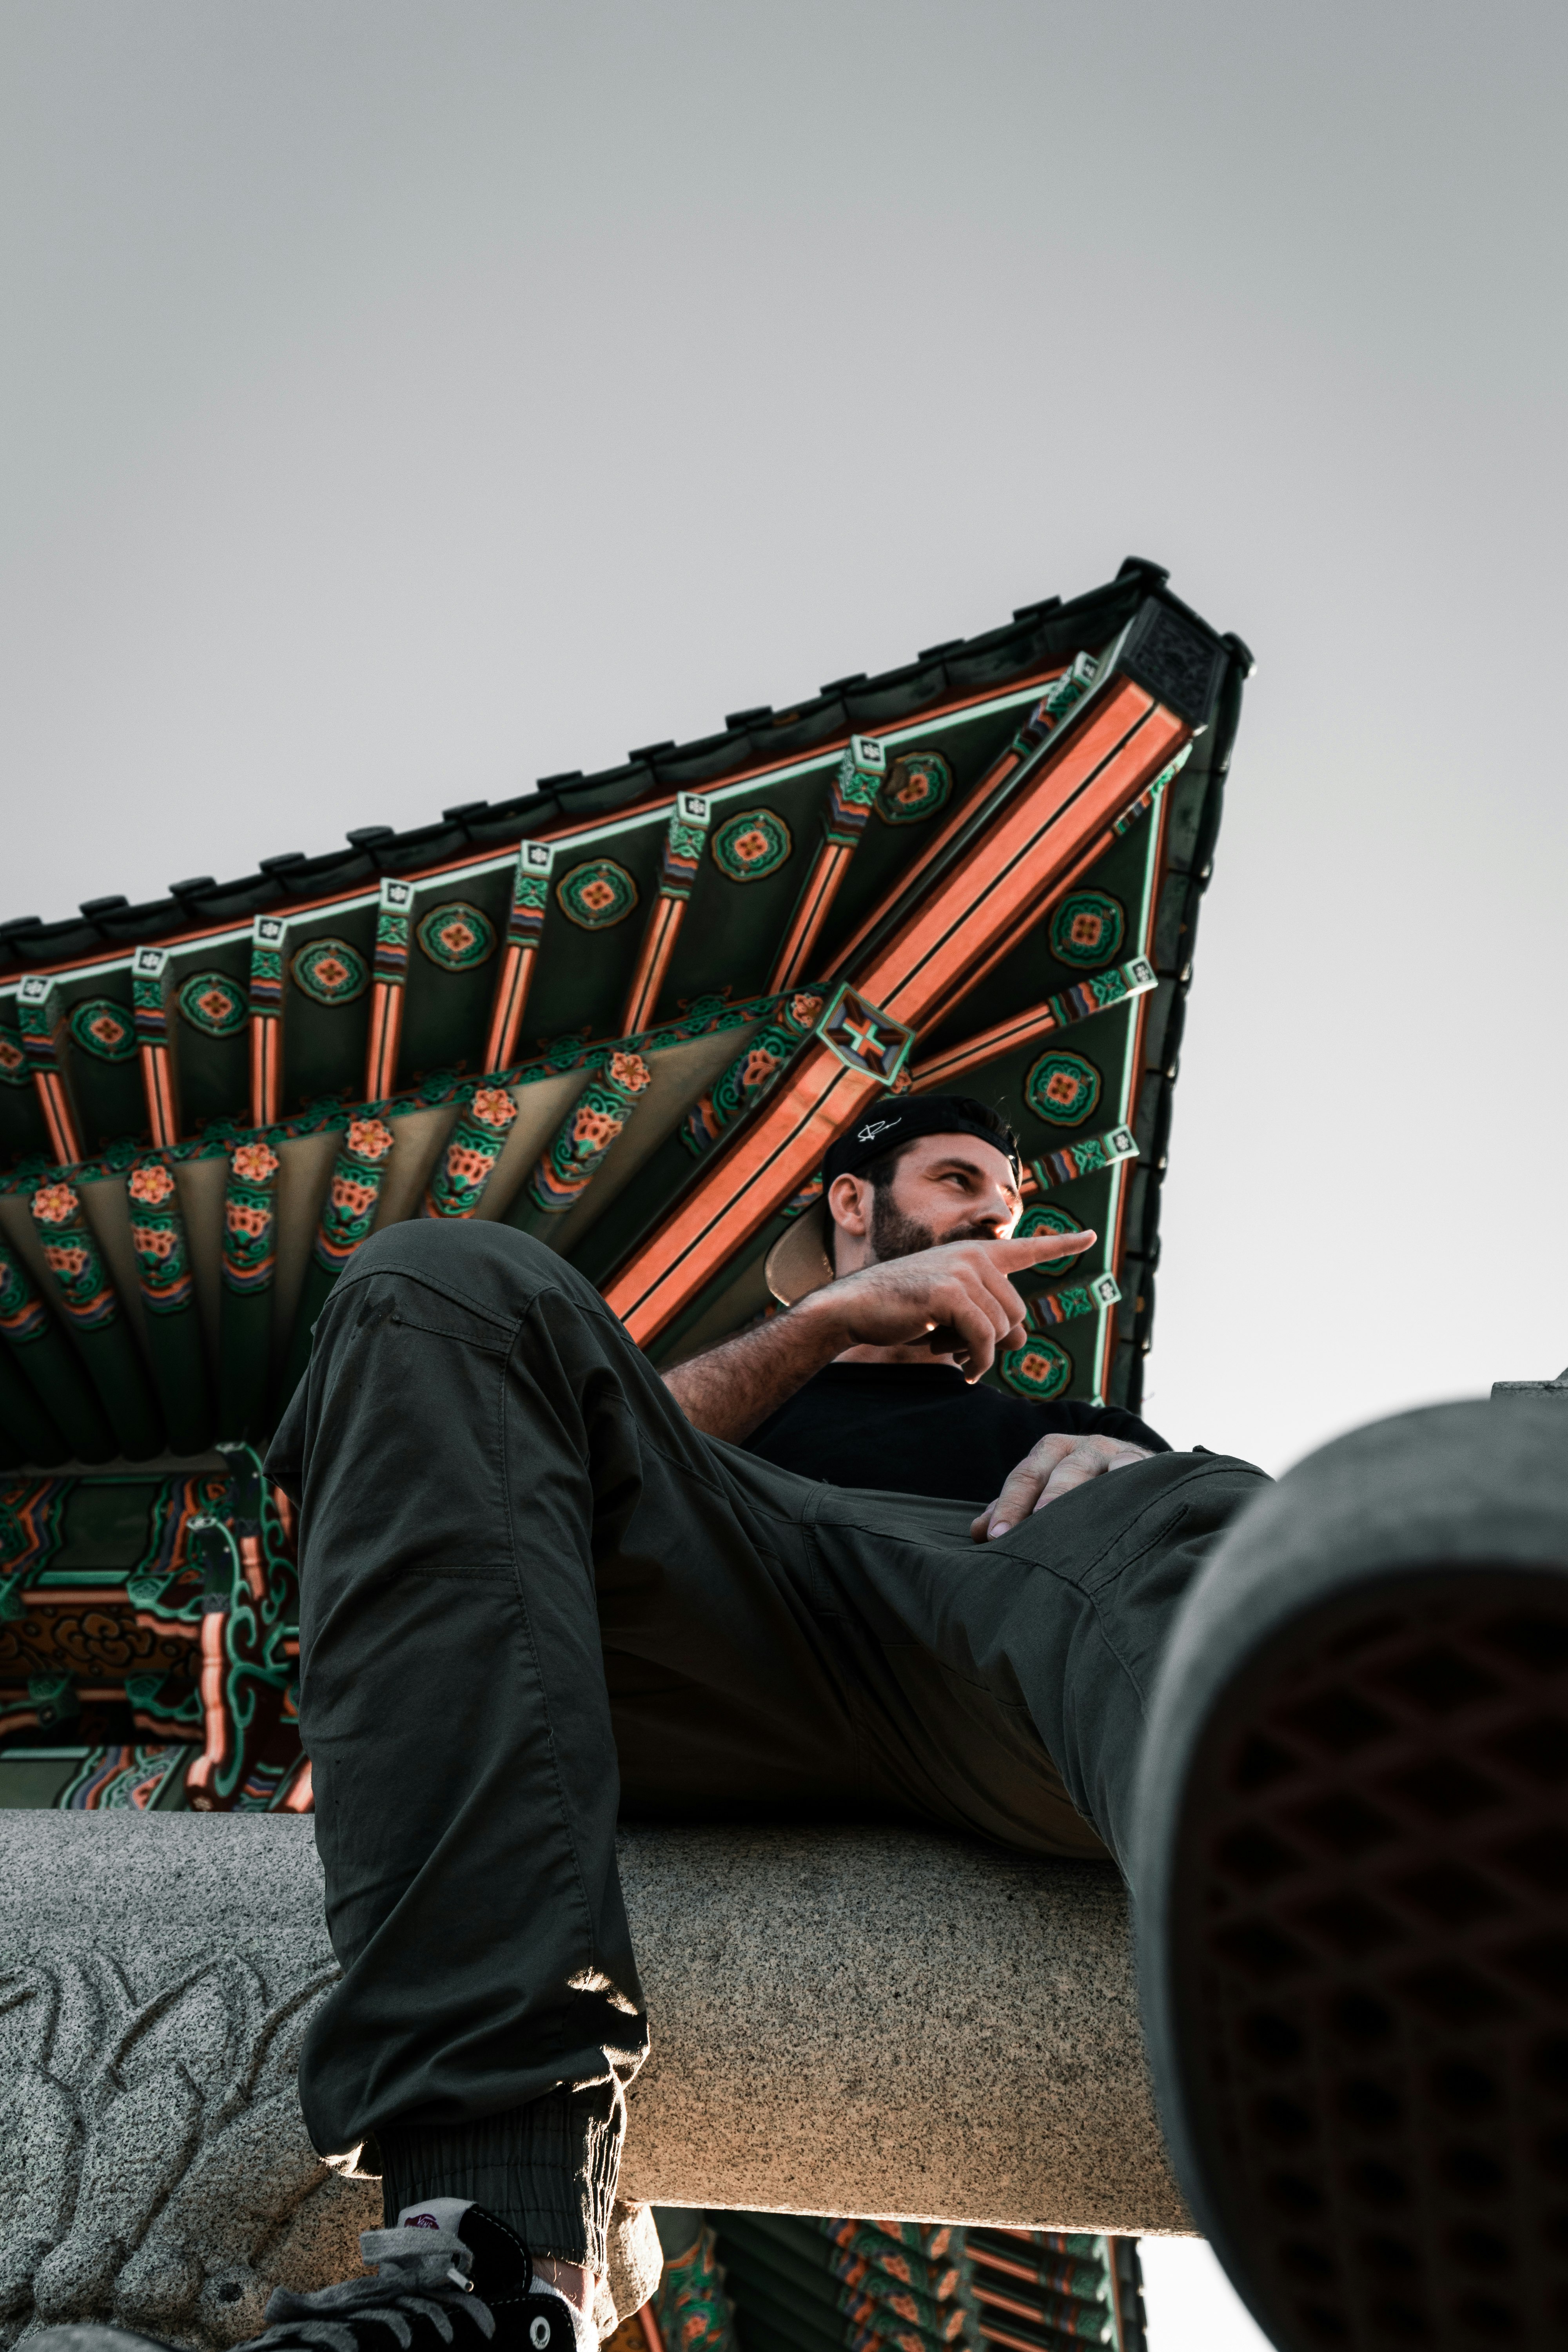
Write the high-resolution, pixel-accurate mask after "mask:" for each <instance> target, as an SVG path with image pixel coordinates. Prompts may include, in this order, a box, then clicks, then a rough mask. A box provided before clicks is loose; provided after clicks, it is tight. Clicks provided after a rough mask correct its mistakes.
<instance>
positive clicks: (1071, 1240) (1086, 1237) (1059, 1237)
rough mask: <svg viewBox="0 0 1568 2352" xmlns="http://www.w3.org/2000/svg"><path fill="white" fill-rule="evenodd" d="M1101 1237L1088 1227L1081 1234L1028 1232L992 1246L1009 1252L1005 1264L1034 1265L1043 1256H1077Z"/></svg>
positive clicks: (1005, 1257)
mask: <svg viewBox="0 0 1568 2352" xmlns="http://www.w3.org/2000/svg"><path fill="white" fill-rule="evenodd" d="M1099 1239H1100V1235H1099V1234H1097V1233H1095V1232H1093V1231H1092V1230H1090V1229H1089V1228H1086V1229H1085V1230H1084V1231H1083V1232H1082V1233H1079V1234H1025V1235H1019V1236H1017V1237H1016V1238H1015V1239H1014V1240H1012V1241H1010V1242H993V1243H992V1244H991V1246H992V1248H993V1249H994V1250H1000V1251H1004V1252H1006V1253H1009V1255H1005V1256H1004V1258H1003V1261H1002V1262H1003V1264H1004V1265H1037V1263H1038V1261H1039V1260H1040V1259H1041V1258H1043V1257H1077V1256H1079V1254H1080V1253H1081V1252H1082V1251H1084V1250H1086V1249H1088V1248H1089V1246H1090V1244H1092V1243H1094V1242H1097V1241H1098V1240H1099Z"/></svg>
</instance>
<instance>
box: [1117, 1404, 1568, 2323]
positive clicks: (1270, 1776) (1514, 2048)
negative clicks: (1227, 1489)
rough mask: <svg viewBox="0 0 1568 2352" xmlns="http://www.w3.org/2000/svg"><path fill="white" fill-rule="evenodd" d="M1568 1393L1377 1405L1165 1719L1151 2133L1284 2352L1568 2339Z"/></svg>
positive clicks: (1147, 1991)
mask: <svg viewBox="0 0 1568 2352" xmlns="http://www.w3.org/2000/svg"><path fill="white" fill-rule="evenodd" d="M1565 1799H1568V1402H1559V1401H1557V1400H1555V1399H1553V1400H1533V1399H1531V1400H1529V1401H1526V1400H1524V1399H1520V1400H1518V1401H1514V1400H1511V1399H1510V1400H1509V1401H1508V1402H1499V1403H1495V1404H1477V1405H1458V1406H1443V1407H1440V1408H1438V1409H1436V1410H1435V1411H1431V1412H1419V1413H1410V1414H1405V1415H1403V1416H1401V1417H1400V1418H1399V1419H1398V1420H1395V1421H1392V1422H1385V1423H1382V1424H1380V1425H1378V1426H1376V1427H1374V1428H1372V1429H1365V1430H1359V1431H1357V1432H1356V1433H1354V1434H1353V1435H1352V1436H1351V1437H1348V1438H1344V1439H1342V1440H1340V1441H1339V1442H1338V1443H1337V1444H1333V1445H1331V1446H1328V1447H1326V1448H1325V1449H1324V1450H1323V1451H1322V1452H1321V1454H1315V1455H1313V1456H1312V1457H1311V1458H1310V1460H1309V1461H1307V1462H1306V1463H1304V1464H1302V1465H1301V1466H1300V1468H1299V1469H1297V1470H1294V1471H1292V1472H1291V1473H1290V1474H1289V1476H1287V1477H1286V1478H1284V1479H1283V1480H1282V1481H1281V1482H1280V1484H1279V1486H1277V1487H1275V1488H1274V1489H1272V1490H1271V1491H1270V1492H1269V1493H1268V1494H1267V1495H1266V1496H1263V1497H1261V1498H1260V1499H1259V1501H1258V1503H1256V1504H1255V1505H1253V1506H1252V1507H1250V1508H1249V1509H1248V1510H1247V1512H1246V1513H1245V1514H1244V1516H1243V1517H1242V1518H1241V1519H1240V1520H1238V1521H1237V1525H1236V1526H1235V1528H1233V1529H1232V1530H1231V1531H1230V1533H1229V1534H1228V1535H1227V1536H1226V1539H1225V1541H1224V1543H1223V1544H1222V1545H1221V1547H1220V1548H1219V1549H1218V1551H1217V1552H1216V1554H1215V1558H1214V1559H1213V1561H1212V1562H1211V1563H1210V1565H1209V1567H1208V1568H1207V1569H1206V1570H1205V1573H1204V1575H1203V1577H1202V1578H1201V1579H1200V1580H1199V1581H1198V1583H1197V1584H1196V1585H1195V1586H1194V1590H1193V1592H1192V1595H1191V1597H1190V1599H1189V1601H1188V1602H1187V1604H1186V1606H1185V1608H1184V1611H1183V1613H1182V1616H1181V1618H1180V1620H1179V1622H1178V1623H1177V1626H1176V1628H1175V1631H1174V1633H1173V1639H1172V1643H1171V1648H1170V1652H1169V1654H1168V1657H1167V1660H1166V1664H1165V1666H1164V1669H1163V1674H1162V1676H1161V1681H1160V1685H1159V1687H1158V1690H1157V1691H1156V1694H1155V1698H1154V1703H1153V1706H1152V1711H1151V1717H1150V1725H1149V1731H1148V1737H1147V1744H1146V1747H1145V1749H1144V1755H1143V1762H1142V1775H1141V1780H1140V1786H1139V1792H1138V1805H1137V1841H1136V1852H1135V1855H1134V1866H1133V1871H1132V1884H1133V1886H1134V1889H1135V1894H1136V1911H1137V1924H1138V1957H1139V1977H1140V1989H1141V1992H1142V1999H1143V2005H1144V2019H1145V2025H1146V2029H1147V2034H1148V2042H1149V2052H1150V2063H1151V2066H1152V2073H1153V2076H1154V2085H1155V2094H1156V2097H1157V2100H1158V2103H1159V2107H1160V2113H1161V2117H1162V2121H1163V2125H1164V2127H1165V2134H1166V2140H1167V2144H1168V2146H1169V2147H1170V2150H1171V2154H1172V2157H1173V2161H1174V2164H1175V2168H1176V2172H1177V2176H1178V2178H1179V2179H1180V2180H1181V2182H1182V2185H1183V2188H1184V2190H1185V2193H1186V2196H1187V2199H1188V2201H1189V2203H1190V2205H1191V2207H1192V2210H1193V2214H1194V2219H1195V2221H1196V2222H1197V2225H1198V2227H1199V2228H1200V2229H1201V2230H1202V2231H1203V2232H1204V2234H1205V2236H1206V2237H1208V2238H1209V2239H1210V2240H1211V2241H1212V2242H1213V2243H1214V2247H1215V2252H1216V2253H1217V2254H1218V2255H1219V2257H1220V2260H1221V2261H1222V2263H1224V2264H1225V2267H1226V2270H1227V2272H1228V2273H1229V2274H1230V2277H1231V2279H1232V2281H1233V2283H1234V2284H1235V2285H1236V2286H1237V2290H1238V2292H1239V2293H1240V2294H1241V2295H1242V2297H1243V2299H1244V2301H1245V2302H1246V2303H1247V2305H1248V2306H1249V2308H1250V2309H1251V2311H1252V2313H1253V2315H1254V2316H1255V2317H1256V2318H1257V2320H1258V2324H1259V2326H1261V2327H1262V2328H1263V2329H1264V2330H1265V2332H1266V2333H1267V2334H1268V2336H1270V2338H1271V2339H1272V2341H1273V2342H1274V2343H1275V2344H1276V2345H1277V2346H1279V2347H1282V2352H1334V2347H1344V2352H1359V2347H1384V2346H1389V2347H1398V2346H1410V2347H1421V2352H1458V2347H1465V2352H1477V2347H1482V2346H1485V2345H1488V2344H1512V2345H1520V2346H1524V2345H1531V2346H1535V2345H1542V2346H1544V2345H1548V2344H1552V2343H1556V2344H1563V2343H1568V1806H1565Z"/></svg>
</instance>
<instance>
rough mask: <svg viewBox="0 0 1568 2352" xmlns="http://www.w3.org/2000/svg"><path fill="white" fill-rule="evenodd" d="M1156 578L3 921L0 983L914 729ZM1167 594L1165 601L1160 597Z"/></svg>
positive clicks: (1083, 645)
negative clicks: (344, 836)
mask: <svg viewBox="0 0 1568 2352" xmlns="http://www.w3.org/2000/svg"><path fill="white" fill-rule="evenodd" d="M1165 577H1166V575H1165V573H1164V572H1163V570H1162V568H1161V567H1160V566H1159V565H1155V564H1150V563H1148V562H1145V561H1144V560H1143V559H1142V558H1138V557H1129V558H1128V560H1127V562H1125V563H1124V564H1123V565H1122V568H1121V572H1120V573H1119V574H1118V576H1117V577H1116V579H1114V580H1112V581H1110V582H1109V583H1106V584H1105V585H1104V586H1103V587H1100V588H1091V589H1089V590H1087V591H1086V592H1085V593H1083V594H1082V595H1080V596H1075V597H1072V598H1070V599H1069V600H1068V602H1067V603H1065V604H1064V603H1062V602H1061V601H1060V600H1059V599H1058V598H1056V597H1048V598H1046V599H1044V600H1042V602H1040V603H1039V604H1026V605H1020V606H1019V607H1018V609H1017V611H1016V614H1015V615H1014V617H1013V619H1012V620H1011V621H1009V622H1005V623H1004V624H1003V625H1002V626H1001V627H999V628H995V629H991V630H987V631H985V632H984V633H983V634H982V635H978V636H974V637H967V638H957V639H954V640H953V641H952V644H951V645H948V646H942V647H937V648H933V649H932V656H931V657H928V658H925V659H923V660H916V661H914V662H911V663H905V664H903V665H902V666H901V667H898V668H896V669H891V670H884V671H882V672H881V673H880V674H879V676H877V677H864V676H861V677H854V678H847V679H844V680H842V681H840V683H839V686H838V687H837V688H835V689H834V690H833V691H832V692H831V693H828V694H818V695H814V696H811V697H809V698H806V699H805V700H804V701H801V702H798V703H794V704H787V705H785V707H784V709H783V710H782V711H778V712H777V713H776V714H773V713H770V714H768V715H767V716H765V717H764V716H763V712H762V710H761V709H759V710H757V711H756V712H755V713H752V714H737V715H738V716H745V717H747V718H748V719H749V720H750V723H749V724H747V725H745V726H731V727H729V728H726V729H725V730H723V731H722V732H721V733H719V734H716V735H709V736H703V737H699V738H698V739H697V740H694V741H692V742H689V743H684V744H672V745H669V746H668V747H664V746H652V747H650V749H649V751H647V753H645V754H644V755H643V756H642V757H641V758H638V759H635V760H632V761H626V762H623V763H622V764H621V765H619V766H617V767H614V768H605V769H601V770H600V771H598V772H596V773H594V774H591V775H584V774H583V773H582V772H576V773H574V774H570V775H562V776H550V777H544V778H542V779H541V780H540V782H539V783H538V784H537V785H536V786H535V787H534V788H533V789H532V790H531V791H527V792H522V793H516V794H514V795H513V796H512V797H511V798H510V800H506V801H500V802H495V803H491V804H490V805H489V807H488V808H485V809H482V811H481V810H480V809H475V810H474V813H473V814H468V815H465V816H462V817H457V816H456V814H454V816H453V817H451V818H443V819H442V820H440V821H438V822H437V823H435V824H423V825H416V826H413V827H411V828H410V829H409V830H408V831H407V832H405V833H397V832H395V831H394V830H393V828H392V827H390V826H387V827H384V828H383V827H379V826H358V827H355V829H354V832H353V835H350V836H349V845H348V846H346V847H345V848H342V849H331V850H326V851H324V852H322V853H321V854H320V855H319V856H305V857H302V858H301V859H300V863H299V864H297V865H295V864H289V866H288V868H287V871H286V872H281V871H279V870H278V869H279V865H280V863H281V861H279V860H277V859H271V858H268V859H267V860H264V861H263V864H262V867H261V869H260V870H259V871H258V872H257V873H255V874H250V875H242V876H240V877H237V879H236V880H234V881H232V882H221V883H220V882H216V881H215V882H211V883H209V884H208V885H207V887H205V888H204V889H202V890H200V891H199V892H190V893H186V894H184V896H183V897H176V896H174V895H173V894H171V896H170V897H169V898H163V899H153V900H149V901H147V902H145V903H144V904H143V905H142V906H139V907H124V908H119V909H117V910H115V911H114V912H112V913H108V912H106V913H104V914H102V915H100V916H98V917H96V918H94V919H91V920H84V919H83V917H82V916H81V915H79V914H77V915H69V916H66V917H64V918H62V919H60V920H58V921H56V922H38V923H37V924H33V923H28V924H27V926H26V929H21V928H19V927H18V926H17V925H13V924H5V923H0V980H3V979H5V978H7V977H9V976H10V975H12V974H18V973H21V972H25V971H30V970H32V969H34V968H36V967H37V965H39V964H68V963H70V962H71V961H74V960H76V959H77V958H80V959H81V960H82V961H93V960H94V959H96V958H100V957H101V955H102V953H103V951H104V949H105V947H106V946H107V947H110V948H115V947H121V948H130V947H136V946H141V945H142V944H144V943H152V942H155V941H157V940H162V939H166V938H168V937H170V936H171V935H174V934H177V933H182V932H186V931H189V930H190V929H192V927H193V924H199V925H206V924H221V923H231V922H243V921H244V920H245V919H247V917H250V916H253V915H262V914H271V913H274V912H276V911H278V910H279V908H286V907H287V906H288V905H289V902H290V901H291V900H294V899H299V898H319V897H321V895H322V894H323V892H328V893H330V892H331V891H335V890H338V889H355V888H360V887H363V885H364V884H365V883H366V882H368V881H374V879H375V877H377V876H378V875H379V874H383V873H385V874H393V875H395V874H400V873H405V872H407V871H409V870H410V869H411V868H416V867H419V866H427V865H439V864H440V863H442V862H443V860H444V859H446V858H448V857H451V858H458V857H461V856H462V855H463V853H464V851H465V850H466V849H468V848H470V847H472V848H477V849H479V850H481V851H485V850H490V851H494V850H498V849H503V848H507V847H510V846H511V845H513V844H515V843H517V842H519V841H521V840H525V839H527V838H528V837H529V836H530V835H533V834H536V833H540V832H542V831H543V830H544V829H545V828H546V827H548V826H550V825H552V824H560V823H563V822H565V823H567V824H570V823H572V822H574V820H577V819H580V818H585V817H598V816H606V815H611V814H614V813H615V811H616V809H617V808H626V807H629V806H631V805H632V804H633V803H635V802H637V801H638V800H640V799H643V798H645V797H647V794H648V793H649V792H650V790H651V791H654V792H660V791H674V790H678V789H680V788H682V787H689V786H692V785H705V786H707V787H709V788H710V789H711V788H712V787H713V786H715V785H716V784H718V783H720V782H721V781H722V779H723V778H724V777H725V776H726V775H730V774H732V773H739V772H742V771H743V770H744V769H746V768H747V767H749V766H750V765H751V764H752V761H754V760H756V759H757V758H759V757H762V758H766V759H769V760H776V759H780V758H783V759H795V758H805V757H808V756H809V755H810V754H811V753H812V752H813V751H817V750H820V749H821V748H822V747H823V746H824V745H825V744H828V743H831V742H832V741H833V740H835V739H836V738H837V737H838V736H840V735H842V734H843V733H844V732H845V730H846V728H849V729H852V730H856V731H865V730H873V729H875V728H878V727H885V726H889V725H891V724H893V723H894V722H895V721H897V720H899V719H915V718H918V717H919V715H920V713H921V710H922V709H929V708H931V706H932V705H933V704H935V703H938V702H941V701H942V700H943V699H945V698H950V697H951V696H952V694H953V693H955V692H956V693H963V692H965V691H982V690H984V689H986V688H1000V687H1004V686H1005V684H1006V682H1007V680H1008V678H1009V677H1023V676H1025V675H1026V674H1027V673H1028V672H1029V671H1031V670H1035V669H1038V668H1041V667H1046V666H1047V665H1048V664H1049V663H1051V662H1053V661H1056V660H1058V659H1059V660H1064V661H1065V660H1067V659H1068V658H1070V656H1072V655H1073V654H1074V653H1078V652H1081V651H1087V650H1089V647H1090V646H1091V645H1098V644H1103V643H1104V642H1105V641H1106V640H1107V639H1108V638H1109V637H1110V636H1112V635H1114V634H1115V632H1116V630H1117V629H1118V628H1120V627H1121V624H1122V623H1123V621H1125V620H1126V619H1127V618H1129V617H1130V616H1131V612H1132V610H1133V609H1134V607H1135V606H1136V604H1137V603H1138V602H1139V600H1140V599H1141V598H1142V596H1143V595H1145V594H1146V593H1148V591H1149V589H1150V588H1151V587H1152V586H1153V585H1155V584H1156V581H1158V582H1160V583H1163V580H1164V578H1165ZM1164 593H1165V594H1166V595H1169V594H1170V592H1169V590H1168V589H1167V590H1165V591H1164ZM1172 601H1173V602H1178V601H1179V600H1176V599H1173V600H1172ZM1182 609H1183V610H1184V611H1186V610H1190V607H1186V606H1183V607H1182ZM1236 642H1237V650H1238V653H1241V654H1245V648H1244V647H1242V646H1240V641H1239V639H1238V640H1237V641H1236ZM938 656H940V657H938ZM1247 658H1250V656H1247Z"/></svg>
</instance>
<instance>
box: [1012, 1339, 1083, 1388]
mask: <svg viewBox="0 0 1568 2352" xmlns="http://www.w3.org/2000/svg"><path fill="white" fill-rule="evenodd" d="M997 1370H998V1371H999V1372H1000V1373H1001V1375H1002V1378H1003V1379H1004V1380H1005V1381H1006V1383H1007V1386H1008V1387H1009V1388H1010V1389H1011V1390H1012V1391H1013V1392H1014V1394H1015V1395H1016V1396H1021V1397H1029V1398H1031V1399H1032V1400H1033V1402H1035V1403H1036V1404H1048V1403H1049V1402H1050V1401H1051V1399H1052V1397H1059V1396H1060V1394H1061V1392H1062V1391H1063V1390H1064V1389H1065V1388H1068V1387H1070V1386H1071V1384H1072V1370H1073V1367H1072V1358H1071V1357H1070V1356H1069V1355H1068V1351H1067V1349H1065V1348H1064V1347H1063V1346H1062V1343H1061V1341H1060V1340H1059V1339H1026V1340H1025V1342H1024V1344H1023V1346H1022V1347H1021V1348H1009V1349H1007V1351H1006V1353H1005V1355H1004V1356H1003V1358H1002V1360H1001V1361H1000V1363H999V1364H998V1366H997Z"/></svg>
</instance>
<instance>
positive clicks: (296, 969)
mask: <svg viewBox="0 0 1568 2352" xmlns="http://www.w3.org/2000/svg"><path fill="white" fill-rule="evenodd" d="M289 972H290V974H291V975H292V978H293V982H294V985H295V987H296V988H297V989H299V990H300V992H301V993H302V994H303V995H306V996H309V997H311V998H313V999H314V1001H315V1002H316V1003H318V1004H352V1003H353V1001H354V998H355V997H356V996H363V994H364V992H365V990H366V989H367V988H368V987H369V985H370V966H369V965H368V964H367V963H366V961H365V960H364V958H363V956H362V955H361V953H360V952H359V950H358V949H357V948H351V947H350V945H349V943H348V941H347V940H307V941H306V943H305V945H304V946H303V947H302V948H296V949H295V950H294V953H293V956H292V957H291V959H290V961H289Z"/></svg>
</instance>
